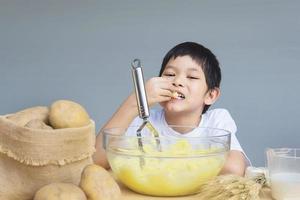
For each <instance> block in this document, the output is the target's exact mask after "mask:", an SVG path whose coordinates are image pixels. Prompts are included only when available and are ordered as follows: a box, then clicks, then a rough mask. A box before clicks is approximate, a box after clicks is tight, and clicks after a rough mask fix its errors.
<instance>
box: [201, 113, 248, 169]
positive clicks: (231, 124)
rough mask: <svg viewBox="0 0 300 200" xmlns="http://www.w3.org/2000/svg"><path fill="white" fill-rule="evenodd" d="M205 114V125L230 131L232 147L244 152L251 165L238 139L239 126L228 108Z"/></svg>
mask: <svg viewBox="0 0 300 200" xmlns="http://www.w3.org/2000/svg"><path fill="white" fill-rule="evenodd" d="M204 115H205V116H203V117H204V119H205V121H206V122H205V124H203V126H207V127H214V128H219V129H224V130H227V131H229V132H230V133H231V143H230V149H231V150H236V151H240V152H242V153H243V154H244V157H245V160H246V162H247V165H251V162H250V160H249V158H248V157H247V155H246V153H245V152H244V150H243V148H242V147H241V145H240V143H239V141H238V139H237V136H236V132H237V126H236V124H235V121H234V120H233V118H232V117H231V115H230V113H229V112H228V111H227V110H226V109H213V110H210V111H208V112H207V113H206V114H204Z"/></svg>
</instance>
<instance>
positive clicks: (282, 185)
mask: <svg viewBox="0 0 300 200" xmlns="http://www.w3.org/2000/svg"><path fill="white" fill-rule="evenodd" d="M266 154H267V165H268V166H267V167H268V170H269V178H270V181H271V190H272V196H273V197H274V198H275V199H276V200H299V199H300V149H297V148H269V149H267V151H266Z"/></svg>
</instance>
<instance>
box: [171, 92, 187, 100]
mask: <svg viewBox="0 0 300 200" xmlns="http://www.w3.org/2000/svg"><path fill="white" fill-rule="evenodd" d="M172 98H173V99H181V100H183V99H185V96H184V94H182V93H180V92H176V91H173V92H172Z"/></svg>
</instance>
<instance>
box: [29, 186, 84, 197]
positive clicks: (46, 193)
mask: <svg viewBox="0 0 300 200" xmlns="http://www.w3.org/2000/svg"><path fill="white" fill-rule="evenodd" d="M33 200H86V196H85V194H84V192H83V191H82V190H81V189H80V188H79V187H78V186H76V185H74V184H71V183H51V184H49V185H46V186H44V187H42V188H41V189H39V190H38V191H37V192H36V194H35V196H34V199H33Z"/></svg>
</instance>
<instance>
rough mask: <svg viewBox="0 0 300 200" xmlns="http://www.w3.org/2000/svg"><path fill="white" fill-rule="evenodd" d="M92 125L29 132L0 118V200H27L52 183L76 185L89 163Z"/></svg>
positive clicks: (91, 151) (93, 142)
mask: <svg viewBox="0 0 300 200" xmlns="http://www.w3.org/2000/svg"><path fill="white" fill-rule="evenodd" d="M94 145H95V124H94V122H93V121H91V124H89V125H88V126H85V127H80V128H67V129H55V130H40V129H30V128H25V127H21V126H18V125H16V124H15V123H13V122H11V121H10V120H8V119H7V116H0V200H31V199H33V196H34V194H35V192H36V191H37V190H38V189H39V188H41V187H42V186H44V185H47V184H49V183H52V182H65V183H74V184H76V185H78V184H79V182H80V176H81V172H82V170H83V168H84V167H85V166H86V165H88V164H91V163H92V154H93V153H94V151H95V148H94Z"/></svg>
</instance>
